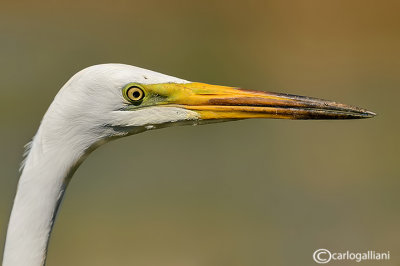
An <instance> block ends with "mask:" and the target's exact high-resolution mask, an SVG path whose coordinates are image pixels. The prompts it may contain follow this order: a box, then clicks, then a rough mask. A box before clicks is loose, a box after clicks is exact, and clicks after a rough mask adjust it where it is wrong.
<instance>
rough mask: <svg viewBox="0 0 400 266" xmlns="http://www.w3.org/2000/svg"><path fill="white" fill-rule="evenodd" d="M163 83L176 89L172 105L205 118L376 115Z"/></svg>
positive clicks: (297, 99)
mask: <svg viewBox="0 0 400 266" xmlns="http://www.w3.org/2000/svg"><path fill="white" fill-rule="evenodd" d="M159 85H161V84H159ZM162 85H163V86H166V87H163V88H164V90H165V89H166V90H168V91H169V92H171V90H173V91H175V93H172V94H168V95H172V96H170V97H168V98H169V99H168V104H173V105H177V106H180V107H183V108H186V109H189V110H193V111H196V112H198V113H199V114H200V118H201V119H245V118H276V119H359V118H369V117H373V116H375V113H373V112H370V111H368V110H365V109H361V108H358V107H353V106H349V105H345V104H341V103H337V102H333V101H327V100H321V99H317V98H311V97H305V96H298V95H290V94H283V93H272V92H261V91H252V90H244V89H238V88H232V87H225V86H216V85H209V84H204V83H188V84H162ZM171 86H173V88H172V87H171Z"/></svg>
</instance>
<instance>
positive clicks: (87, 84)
mask: <svg viewBox="0 0 400 266" xmlns="http://www.w3.org/2000/svg"><path fill="white" fill-rule="evenodd" d="M50 109H52V112H47V114H46V116H47V117H46V116H45V118H44V119H46V118H48V116H53V118H54V119H52V120H53V121H55V123H56V125H58V124H59V126H58V127H57V126H55V128H58V131H59V132H58V133H59V134H62V135H68V134H69V132H70V131H79V132H81V133H82V132H84V134H86V135H93V139H97V140H98V139H104V138H109V137H118V136H125V135H129V134H134V133H138V132H142V131H145V130H148V129H154V128H160V127H165V126H170V125H177V124H203V123H210V122H219V121H227V120H234V119H246V118H278V119H354V118H368V117H372V116H374V113H372V112H369V111H367V110H364V109H360V108H357V107H352V106H348V105H344V104H340V103H336V102H332V101H325V100H320V99H316V98H309V97H303V96H297V95H288V94H280V93H270V92H261V91H251V90H244V89H239V88H233V87H226V86H216V85H209V84H205V83H197V82H189V81H186V80H182V79H178V78H174V77H171V76H167V75H163V74H160V73H156V72H153V71H149V70H145V69H141V68H138V67H133V66H129V65H122V64H104V65H97V66H92V67H89V68H87V69H84V70H82V71H81V72H79V73H77V74H76V75H75V76H74V77H72V78H71V79H70V80H69V81H68V82H67V83H66V84H65V86H64V87H63V88H62V89H61V90H60V92H59V93H58V94H57V96H56V98H55V100H54V102H53V103H52V105H51V106H50ZM57 123H58V124H57ZM66 125H67V126H66ZM75 133H76V132H75ZM67 137H68V136H67Z"/></svg>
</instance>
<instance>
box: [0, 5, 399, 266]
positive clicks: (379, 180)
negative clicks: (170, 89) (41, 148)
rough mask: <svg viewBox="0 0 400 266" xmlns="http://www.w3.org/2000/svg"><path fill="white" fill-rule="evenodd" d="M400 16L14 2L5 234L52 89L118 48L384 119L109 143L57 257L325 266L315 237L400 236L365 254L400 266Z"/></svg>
mask: <svg viewBox="0 0 400 266" xmlns="http://www.w3.org/2000/svg"><path fill="white" fill-rule="evenodd" d="M399 14H400V3H399V2H398V1H385V0H381V1H368V0H357V1H356V0H324V1H321V0H310V1H303V0H300V1H278V0H276V1H251V0H246V1H176V0H171V1H162V0H159V1H157V0H146V1H124V0H114V1H102V0H100V1H99V0H96V1H95V0H93V1H63V2H61V1H4V0H3V1H2V2H1V8H0V58H1V64H0V96H1V104H0V110H1V111H0V121H1V130H0V144H1V153H0V156H1V157H0V167H1V168H0V169H1V172H0V175H1V176H0V236H1V244H0V248H1V249H2V248H3V246H4V239H5V232H6V225H7V222H8V216H9V213H10V210H11V206H12V201H13V197H14V194H15V189H16V184H17V180H18V176H19V174H18V170H17V169H18V167H19V163H20V161H21V154H22V152H23V145H24V144H25V143H27V142H28V141H29V140H30V138H31V137H32V136H33V135H34V133H35V131H36V130H37V128H38V125H39V123H40V120H41V117H42V116H43V114H44V112H45V111H46V109H47V107H48V105H49V104H50V102H51V101H52V99H53V97H54V96H55V94H56V93H57V91H58V90H59V88H60V87H61V86H62V85H63V84H64V83H65V82H66V81H67V80H68V79H69V77H70V76H72V75H73V74H74V73H75V72H77V71H79V70H80V69H82V68H84V67H87V66H90V65H93V64H99V63H105V62H119V63H126V64H132V65H136V66H141V67H144V68H148V69H152V70H155V71H159V72H162V73H166V74H169V75H173V76H178V77H181V78H184V79H188V80H192V81H202V82H206V83H212V84H221V85H233V86H240V87H243V88H249V89H257V90H269V91H280V92H287V93H295V94H300V95H308V96H314V97H320V98H327V99H331V100H337V101H340V102H343V103H347V104H353V105H357V106H361V107H364V108H368V109H370V110H373V111H375V112H377V113H378V116H377V117H376V118H374V119H368V120H354V121H281V120H247V121H238V122H232V123H225V124H213V125H207V126H197V127H177V128H168V129H163V130H159V131H152V132H148V133H144V134H139V135H136V136H132V137H129V138H125V139H120V140H117V141H114V142H112V143H109V144H107V145H105V146H103V147H101V148H99V149H98V150H97V151H95V152H94V153H93V154H92V155H91V156H90V157H89V158H88V159H87V160H86V161H85V162H84V163H83V165H82V166H81V167H80V168H79V169H78V171H77V172H76V174H75V176H74V178H73V180H72V182H71V184H70V187H69V189H68V191H67V195H66V198H65V200H64V202H63V206H62V208H61V212H60V213H59V216H58V219H57V223H56V226H55V228H54V231H53V234H52V239H51V242H50V249H49V254H48V255H49V256H48V261H47V262H48V263H47V264H48V265H58V266H66V265H75V266H78V265H85V266H89V265H99V266H101V265H143V266H153V265H154V266H155V265H164V266H165V265H171V266H172V265H174V266H181V265H182V266H183V265H184V266H199V265H208V266H225V265H227V266H228V265H229V266H239V265H247V266H258V265H315V263H314V262H313V261H312V253H313V252H314V250H316V249H318V248H327V249H330V250H331V251H336V252H339V251H346V250H350V251H354V252H359V251H366V250H376V251H378V252H379V251H380V252H386V251H388V250H389V251H390V252H391V260H390V261H388V262H369V263H368V262H364V263H363V265H400V254H399V253H400V244H399V239H400V228H399V225H400V206H399V204H400V193H399V189H400V171H399V159H400V158H399V148H400V145H399V136H400V123H399V109H398V108H399V99H400V90H399V87H400V72H399V71H400V15H399ZM133 170H134V171H133ZM133 173H134V174H133ZM332 264H334V263H332ZM336 264H339V263H336ZM354 264H356V263H355V262H341V263H340V265H354Z"/></svg>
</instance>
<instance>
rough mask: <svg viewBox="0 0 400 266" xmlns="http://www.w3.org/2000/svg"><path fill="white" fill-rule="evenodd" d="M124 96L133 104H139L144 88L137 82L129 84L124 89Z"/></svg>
mask: <svg viewBox="0 0 400 266" xmlns="http://www.w3.org/2000/svg"><path fill="white" fill-rule="evenodd" d="M124 96H125V98H126V99H127V100H128V101H130V102H131V103H133V104H140V102H141V101H142V100H143V98H144V96H145V93H144V90H143V89H142V88H141V87H140V86H139V85H137V84H134V85H132V84H130V85H128V86H126V88H125V89H124Z"/></svg>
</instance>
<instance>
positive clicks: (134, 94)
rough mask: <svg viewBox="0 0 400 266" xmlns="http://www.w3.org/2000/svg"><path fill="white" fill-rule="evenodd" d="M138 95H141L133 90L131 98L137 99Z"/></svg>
mask: <svg viewBox="0 0 400 266" xmlns="http://www.w3.org/2000/svg"><path fill="white" fill-rule="evenodd" d="M140 95H141V93H140V91H138V90H135V91H134V92H133V93H132V96H133V98H135V99H137V98H139V97H140Z"/></svg>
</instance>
